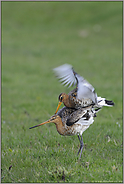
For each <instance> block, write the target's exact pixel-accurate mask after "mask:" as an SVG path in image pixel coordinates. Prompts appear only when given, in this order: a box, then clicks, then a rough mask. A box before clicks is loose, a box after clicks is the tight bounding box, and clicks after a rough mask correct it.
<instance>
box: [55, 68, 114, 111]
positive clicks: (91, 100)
mask: <svg viewBox="0 0 124 184" xmlns="http://www.w3.org/2000/svg"><path fill="white" fill-rule="evenodd" d="M53 70H54V72H55V74H56V76H57V77H58V78H59V79H60V81H61V82H62V83H63V84H65V85H69V87H70V86H71V85H72V84H74V85H76V84H77V87H76V88H75V89H74V90H72V91H71V92H70V93H69V94H66V93H61V94H60V95H59V104H58V107H57V109H56V112H55V113H57V111H58V109H59V107H60V105H61V103H62V102H63V103H64V105H65V106H66V107H69V108H75V109H78V108H82V107H86V106H89V105H94V107H96V108H102V107H103V106H113V105H114V103H113V101H109V100H106V99H105V98H101V97H97V94H96V92H95V89H94V87H93V86H92V85H91V84H90V83H89V82H87V81H86V80H85V79H84V78H83V77H81V76H80V75H79V74H77V73H76V72H75V71H74V70H73V68H72V66H71V65H68V64H64V65H62V66H59V67H57V68H54V69H53Z"/></svg>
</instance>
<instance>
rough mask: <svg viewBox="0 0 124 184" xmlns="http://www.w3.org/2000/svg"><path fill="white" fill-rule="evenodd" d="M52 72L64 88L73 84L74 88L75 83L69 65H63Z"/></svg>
mask: <svg viewBox="0 0 124 184" xmlns="http://www.w3.org/2000/svg"><path fill="white" fill-rule="evenodd" d="M53 71H54V73H55V75H56V76H57V78H59V79H60V82H62V84H64V85H65V86H68V87H70V86H72V84H74V86H75V85H76V83H77V81H76V78H75V75H74V73H73V68H72V66H71V65H69V64H64V65H61V66H59V67H57V68H54V69H53Z"/></svg>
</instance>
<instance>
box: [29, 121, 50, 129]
mask: <svg viewBox="0 0 124 184" xmlns="http://www.w3.org/2000/svg"><path fill="white" fill-rule="evenodd" d="M50 122H51V121H50V120H48V121H45V122H43V123H40V124H39V125H35V126H33V127H30V128H29V129H32V128H35V127H38V126H41V125H44V124H46V123H50Z"/></svg>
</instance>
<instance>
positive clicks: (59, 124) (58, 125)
mask: <svg viewBox="0 0 124 184" xmlns="http://www.w3.org/2000/svg"><path fill="white" fill-rule="evenodd" d="M55 125H56V129H57V132H58V133H59V134H60V135H64V125H63V123H62V120H61V118H60V119H59V121H57V122H56V123H55Z"/></svg>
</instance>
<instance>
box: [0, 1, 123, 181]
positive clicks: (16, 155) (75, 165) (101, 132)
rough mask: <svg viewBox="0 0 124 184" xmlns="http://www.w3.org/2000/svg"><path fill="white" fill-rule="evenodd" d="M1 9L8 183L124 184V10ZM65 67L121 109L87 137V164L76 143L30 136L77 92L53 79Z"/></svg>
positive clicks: (48, 129) (104, 116) (79, 6)
mask: <svg viewBox="0 0 124 184" xmlns="http://www.w3.org/2000/svg"><path fill="white" fill-rule="evenodd" d="M1 4H2V6H1V7H2V65H1V68H2V112H1V115H2V120H1V137H2V141H1V169H2V174H1V177H2V179H1V182H3V183H8V182H13V183H19V182H22V183H24V182H30V183H31V182H32V183H33V182H34V183H37V182H38V183H44V182H46V183H49V182H51V183H56V182H68V183H69V182H72V183H77V182H105V183H106V182H107V183H108V182H115V183H119V182H122V181H123V179H122V166H123V160H122V150H123V145H122V2H1ZM64 63H69V64H71V65H73V67H74V69H75V71H76V72H78V73H79V74H80V75H82V76H83V77H85V78H86V79H87V80H88V81H89V82H90V83H91V84H92V85H93V86H94V87H95V89H96V91H97V94H98V95H99V96H102V97H106V98H107V99H110V100H113V101H114V102H115V106H114V107H113V108H107V107H104V108H103V109H102V111H100V112H99V113H98V116H97V118H95V121H94V123H93V125H91V126H90V128H89V129H88V130H86V131H85V132H84V134H83V140H84V144H85V146H84V150H83V153H82V158H81V160H80V161H79V159H78V157H77V156H76V155H77V152H78V149H79V140H78V138H77V136H71V137H63V136H60V135H59V134H58V133H57V131H56V127H55V125H54V124H47V125H44V126H42V127H39V128H36V129H32V130H29V127H31V126H33V125H36V124H39V123H40V122H43V121H46V120H47V119H49V117H50V116H51V115H53V114H54V112H55V110H56V107H57V104H58V95H59V94H60V93H61V92H65V93H68V92H69V91H70V90H71V89H72V88H71V89H68V88H66V87H63V86H62V85H61V84H60V83H59V82H58V80H57V79H56V78H55V76H54V74H53V72H52V69H53V68H54V67H57V66H59V65H61V64H64ZM10 166H12V167H11V169H10V170H9V168H10Z"/></svg>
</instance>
